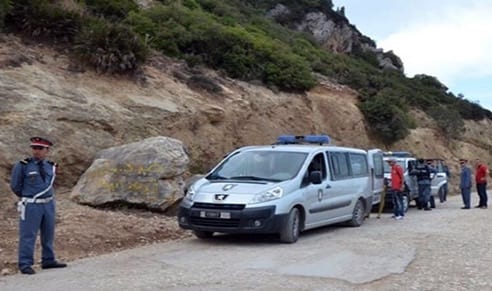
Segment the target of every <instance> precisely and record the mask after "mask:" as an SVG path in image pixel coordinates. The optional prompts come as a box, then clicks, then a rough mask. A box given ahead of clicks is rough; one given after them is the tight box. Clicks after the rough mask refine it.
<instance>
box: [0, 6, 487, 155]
mask: <svg viewBox="0 0 492 291" xmlns="http://www.w3.org/2000/svg"><path fill="white" fill-rule="evenodd" d="M278 3H282V4H283V5H286V6H287V7H289V8H290V9H291V11H293V13H291V14H290V16H289V18H283V19H276V20H273V19H270V18H268V17H266V16H265V15H267V12H268V11H270V10H271V9H272V8H274V7H275V6H276V5H277V4H278ZM332 6H333V4H332V3H331V1H327V0H298V1H294V0H286V1H273V0H265V1H258V0H228V1H222V0H174V1H172V0H161V1H155V3H154V4H153V5H152V7H151V8H148V9H143V8H141V7H139V5H138V4H137V3H136V2H135V1H132V0H85V1H84V0H78V1H76V0H64V1H62V0H60V1H54V0H15V1H8V0H0V17H1V18H0V29H3V30H5V31H7V32H14V33H17V34H22V35H24V36H25V37H28V38H33V39H36V40H39V41H45V42H48V43H52V44H53V45H55V46H57V47H59V48H63V49H67V50H68V51H69V52H70V53H71V54H72V55H73V56H74V58H75V59H76V60H78V61H79V62H80V64H82V65H85V66H90V67H93V68H94V69H95V70H97V71H99V72H105V73H111V74H115V73H116V74H130V75H138V74H139V72H140V67H141V65H142V64H144V63H145V62H146V60H147V57H148V55H149V51H150V50H156V51H159V52H161V53H163V54H165V55H168V56H171V57H175V58H180V59H183V60H185V61H186V62H187V64H188V65H189V66H191V67H193V66H203V65H204V66H208V67H210V68H213V69H215V70H218V71H220V72H222V73H223V74H225V75H227V76H229V77H232V78H237V79H241V80H245V81H254V82H262V83H263V84H264V85H265V86H268V87H270V88H272V89H274V90H282V91H295V92H302V91H306V90H309V89H311V88H313V87H314V86H315V85H316V84H317V74H320V75H324V76H327V77H329V78H331V79H332V80H334V81H336V82H338V83H340V84H344V85H348V86H350V87H352V88H353V89H355V90H357V91H358V92H359V93H360V103H359V108H360V109H361V111H362V112H363V114H364V116H365V118H366V121H367V123H368V125H369V127H370V128H371V129H372V131H373V133H374V134H375V136H376V137H378V138H379V139H380V140H381V141H383V142H384V143H385V144H388V145H389V144H392V143H394V142H396V141H398V140H401V139H403V138H404V137H406V136H407V135H408V133H409V130H410V129H411V128H414V127H415V124H416V123H415V120H413V119H412V117H411V115H410V114H409V110H410V109H411V108H416V109H421V110H423V111H424V112H426V113H427V114H428V115H430V116H431V117H432V118H434V119H435V121H436V124H437V125H438V126H439V127H440V128H441V130H442V134H443V135H444V136H446V137H448V138H456V137H459V135H460V134H461V132H462V130H463V128H464V120H467V119H468V120H470V119H471V120H480V119H484V118H488V119H492V112H490V111H488V110H485V109H483V108H481V107H480V106H479V105H478V104H476V103H473V102H470V101H468V100H466V99H464V98H463V96H462V95H461V94H458V95H455V94H454V93H452V92H449V90H448V88H447V87H446V86H445V85H444V84H442V83H441V82H440V81H439V80H437V79H436V78H435V77H433V76H428V75H424V74H422V75H417V76H415V77H413V78H407V77H405V75H404V74H403V73H401V72H399V71H395V70H383V69H380V68H379V67H378V65H377V60H376V57H375V55H373V54H371V53H367V52H362V51H360V50H355V51H354V52H353V53H352V54H350V55H345V54H336V53H334V52H331V51H328V50H326V49H324V48H322V47H321V46H320V45H319V44H318V43H316V41H315V40H314V39H313V38H312V36H310V35H308V34H305V33H300V32H296V31H294V30H292V29H290V28H289V27H290V25H289V24H290V23H292V22H293V21H297V20H299V19H302V17H303V15H305V14H306V13H307V12H310V11H323V12H325V13H327V14H330V15H337V13H336V12H335V11H334V10H333V7H332ZM337 17H338V18H339V21H347V20H346V19H345V17H344V16H343V15H339V14H338V16H337Z"/></svg>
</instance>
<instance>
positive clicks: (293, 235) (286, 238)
mask: <svg viewBox="0 0 492 291" xmlns="http://www.w3.org/2000/svg"><path fill="white" fill-rule="evenodd" d="M300 226H301V221H300V217H299V209H297V208H292V209H291V210H290V212H289V218H288V219H287V221H286V223H285V225H284V226H283V229H282V231H281V232H280V241H281V242H284V243H295V242H296V241H297V239H298V238H299V234H300Z"/></svg>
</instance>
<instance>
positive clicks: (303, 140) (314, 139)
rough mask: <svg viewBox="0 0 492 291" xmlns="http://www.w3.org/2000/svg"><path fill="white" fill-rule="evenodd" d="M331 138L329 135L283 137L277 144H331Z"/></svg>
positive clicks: (287, 135) (279, 138) (288, 135)
mask: <svg viewBox="0 0 492 291" xmlns="http://www.w3.org/2000/svg"><path fill="white" fill-rule="evenodd" d="M329 143H330V137H329V136H327V135H290V134H286V135H281V136H279V137H278V138H277V142H276V144H320V145H323V144H329Z"/></svg>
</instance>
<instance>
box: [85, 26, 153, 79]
mask: <svg viewBox="0 0 492 291" xmlns="http://www.w3.org/2000/svg"><path fill="white" fill-rule="evenodd" d="M75 51H76V53H77V54H78V55H79V57H80V58H81V60H82V61H84V62H86V63H89V64H90V65H92V66H94V67H95V68H96V70H97V71H99V72H108V73H129V72H134V71H136V70H137V69H138V68H139V66H140V65H141V64H142V63H144V62H145V59H146V56H147V47H146V46H145V44H144V42H143V41H142V39H141V38H140V37H139V36H138V35H137V34H136V33H134V32H133V31H132V30H131V29H130V28H128V27H127V26H124V25H122V24H115V23H108V22H106V21H104V20H102V19H90V20H89V21H88V22H87V23H86V24H85V25H84V27H83V29H82V31H81V33H80V35H79V36H78V38H77V40H76V46H75Z"/></svg>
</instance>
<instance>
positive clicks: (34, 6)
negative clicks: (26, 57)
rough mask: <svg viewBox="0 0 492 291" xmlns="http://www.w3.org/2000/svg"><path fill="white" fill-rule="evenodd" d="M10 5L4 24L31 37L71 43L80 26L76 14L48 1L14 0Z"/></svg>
mask: <svg viewBox="0 0 492 291" xmlns="http://www.w3.org/2000/svg"><path fill="white" fill-rule="evenodd" d="M12 3H13V6H12V9H11V12H10V13H9V14H8V15H7V17H6V24H7V25H11V26H13V28H14V29H15V30H17V31H20V32H22V33H24V34H28V35H30V36H32V37H36V38H41V39H48V40H56V41H63V42H72V41H73V39H74V37H75V35H77V33H78V32H79V30H80V27H81V25H82V18H81V16H80V15H79V14H78V13H77V12H75V11H67V10H64V9H63V8H62V7H61V6H60V5H58V4H56V3H53V2H52V1H49V0H32V1H27V0H16V1H15V2H12Z"/></svg>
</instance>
